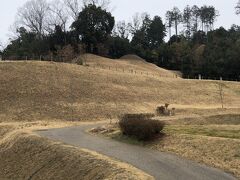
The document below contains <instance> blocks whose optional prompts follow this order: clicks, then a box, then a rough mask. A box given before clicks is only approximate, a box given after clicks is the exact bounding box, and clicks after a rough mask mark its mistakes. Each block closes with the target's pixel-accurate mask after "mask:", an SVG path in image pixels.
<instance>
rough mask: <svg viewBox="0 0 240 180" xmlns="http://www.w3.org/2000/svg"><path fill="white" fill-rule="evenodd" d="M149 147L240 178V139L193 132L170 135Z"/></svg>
mask: <svg viewBox="0 0 240 180" xmlns="http://www.w3.org/2000/svg"><path fill="white" fill-rule="evenodd" d="M148 147H149V148H152V149H156V150H159V151H164V152H171V153H175V154H177V155H180V156H182V157H185V158H188V159H191V160H194V161H197V162H200V163H205V164H207V165H209V166H212V167H216V168H220V169H222V170H225V171H226V172H229V173H233V174H234V175H235V176H237V177H239V178H240V140H238V139H226V138H216V137H207V136H200V135H192V134H184V133H183V134H175V135H168V136H166V137H165V138H163V139H162V140H161V141H158V142H154V143H152V144H149V145H148Z"/></svg>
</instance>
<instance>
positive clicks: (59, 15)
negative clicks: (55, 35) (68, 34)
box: [47, 0, 68, 32]
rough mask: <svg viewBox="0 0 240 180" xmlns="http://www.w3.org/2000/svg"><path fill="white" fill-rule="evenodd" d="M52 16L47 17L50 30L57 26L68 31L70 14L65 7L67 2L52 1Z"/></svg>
mask: <svg viewBox="0 0 240 180" xmlns="http://www.w3.org/2000/svg"><path fill="white" fill-rule="evenodd" d="M49 13H50V16H48V18H47V24H48V28H49V30H48V31H50V32H51V31H54V29H55V27H56V26H59V27H61V28H62V30H63V31H66V25H67V21H68V14H67V11H66V9H65V4H64V3H63V2H62V1H61V0H53V1H52V2H51V3H50V12H49Z"/></svg>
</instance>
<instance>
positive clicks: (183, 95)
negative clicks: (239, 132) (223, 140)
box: [0, 62, 240, 122]
mask: <svg viewBox="0 0 240 180" xmlns="http://www.w3.org/2000/svg"><path fill="white" fill-rule="evenodd" d="M142 66H143V67H144V65H142ZM0 73H1V76H0V84H1V86H0V94H1V96H0V122H1V121H2V122H4V121H6V120H8V121H13V122H14V121H37V120H73V121H79V120H101V119H106V118H116V117H117V116H118V115H121V114H124V113H145V112H150V113H151V112H154V110H155V108H156V107H157V106H158V105H159V104H163V103H170V104H174V107H176V108H178V107H183V106H191V107H200V108H201V107H205V108H211V107H213V108H216V107H220V106H221V105H220V100H219V95H218V87H217V85H216V82H215V81H197V80H196V81H195V80H183V79H173V78H156V77H147V76H141V75H139V76H138V75H132V74H126V73H123V72H114V71H109V70H101V69H94V68H91V67H84V66H78V65H71V64H61V63H51V62H1V63H0ZM224 84H225V86H224V94H225V99H224V103H225V107H228V108H229V107H240V93H238V91H239V89H240V84H239V83H234V82H224Z"/></svg>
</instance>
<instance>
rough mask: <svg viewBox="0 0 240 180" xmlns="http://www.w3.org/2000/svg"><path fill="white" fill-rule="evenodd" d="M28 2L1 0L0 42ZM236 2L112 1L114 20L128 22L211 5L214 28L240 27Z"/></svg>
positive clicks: (201, 0) (4, 39) (188, 0)
mask: <svg viewBox="0 0 240 180" xmlns="http://www.w3.org/2000/svg"><path fill="white" fill-rule="evenodd" d="M26 1H28V0H1V2H0V8H1V9H0V23H1V24H0V41H2V42H5V43H6V41H7V39H8V38H9V35H8V34H9V26H10V25H11V24H13V22H14V19H15V14H16V12H17V9H18V8H19V7H21V6H22V5H23V4H24V3H25V2H26ZM237 1H238V0H112V3H111V7H113V11H112V13H113V15H114V16H115V18H116V20H126V21H129V20H130V19H131V17H132V16H133V15H134V14H135V13H136V12H140V13H141V12H148V13H149V14H151V16H154V15H159V16H161V17H162V18H163V19H165V18H164V15H165V13H166V11H167V10H170V9H172V8H173V6H177V7H178V8H179V9H181V10H182V9H183V8H184V7H185V6H186V5H194V4H196V5H198V6H202V5H213V6H215V7H216V9H217V10H219V12H220V17H218V20H217V22H216V25H215V27H219V26H223V27H225V28H229V27H231V25H232V24H238V25H240V16H239V17H238V16H236V15H235V13H234V12H235V10H234V7H235V6H236V3H237Z"/></svg>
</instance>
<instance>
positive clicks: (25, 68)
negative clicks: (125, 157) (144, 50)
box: [0, 55, 240, 179]
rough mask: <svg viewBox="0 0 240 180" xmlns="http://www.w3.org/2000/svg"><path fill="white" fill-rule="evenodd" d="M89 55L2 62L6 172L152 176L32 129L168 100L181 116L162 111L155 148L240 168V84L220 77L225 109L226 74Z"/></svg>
mask: <svg viewBox="0 0 240 180" xmlns="http://www.w3.org/2000/svg"><path fill="white" fill-rule="evenodd" d="M85 59H86V62H87V64H88V66H80V65H75V64H65V63H54V62H35V61H29V62H26V61H18V62H0V85H1V86H0V173H1V174H0V177H3V178H13V179H17V178H20V179H21V178H30V177H31V176H33V177H34V178H33V179H41V178H43V177H44V179H51V178H52V177H59V178H62V179H64V178H66V177H69V174H71V175H72V177H71V178H72V179H74V178H75V177H77V176H79V175H82V177H83V179H91V177H98V178H100V179H125V177H129V179H149V178H151V177H149V176H148V175H146V174H144V173H143V172H141V171H139V170H137V169H135V168H133V167H130V166H127V165H125V164H121V163H119V162H116V161H114V160H111V159H109V158H106V157H102V156H100V155H97V154H94V153H92V152H88V151H86V150H82V149H76V148H74V147H70V146H66V145H64V144H61V143H54V142H51V141H49V140H46V139H44V138H41V137H38V136H36V135H33V134H32V130H34V129H42V128H43V129H44V128H50V127H64V126H70V125H77V124H78V123H80V122H84V121H85V122H86V121H91V122H95V121H98V120H109V119H116V118H117V117H118V116H119V115H121V114H124V113H148V112H149V113H152V112H154V111H155V108H156V107H157V106H158V105H162V104H164V103H169V104H171V105H172V106H174V107H176V108H177V116H176V117H172V118H162V119H161V118H160V120H164V121H166V122H167V123H168V124H169V125H168V126H167V128H166V129H165V131H166V134H167V136H166V138H165V139H164V140H162V141H158V142H154V143H153V144H149V145H148V146H149V147H150V148H154V149H158V150H160V151H170V152H174V153H177V154H179V155H181V156H184V157H187V158H190V159H195V160H197V161H200V162H204V163H206V164H210V165H212V166H216V167H220V168H223V169H224V170H227V171H231V172H233V173H235V174H236V175H239V174H240V173H239V172H240V169H239V167H240V165H239V162H240V160H239V156H240V155H239V149H240V148H239V136H240V135H239V130H240V128H239V121H238V120H235V117H233V115H235V116H236V117H237V115H238V114H240V83H237V82H221V83H222V84H223V91H224V106H225V108H226V109H224V110H222V109H218V108H220V107H221V103H220V97H219V90H218V84H219V83H220V82H219V81H199V80H184V79H181V78H176V76H175V74H174V73H173V72H170V71H167V70H164V69H161V68H157V67H156V66H154V65H152V64H149V63H146V62H144V61H140V60H139V61H137V60H136V59H121V60H111V59H107V58H101V57H97V56H93V55H86V57H85ZM102 67H103V68H102ZM109 67H110V68H109ZM116 67H117V70H116V69H114V68H116ZM122 69H124V71H123V70H122ZM132 70H133V71H132ZM135 71H137V72H140V73H136V74H135ZM132 72H134V73H132ZM141 72H143V73H142V74H141ZM146 72H147V73H146ZM160 75H161V76H160ZM228 115H229V116H228ZM212 117H214V118H212ZM222 117H223V119H222ZM238 117H239V116H238ZM229 118H230V120H229ZM46 162H48V163H46ZM55 162H61V163H55ZM48 164H51V166H50V165H48ZM89 164H91V165H93V167H94V168H92V167H90V166H89ZM106 167H109V168H106ZM76 169H77V170H76ZM126 169H127V170H126ZM56 172H57V173H56ZM65 172H69V173H68V174H66V173H65ZM99 172H101V173H99ZM46 177H47V178H46Z"/></svg>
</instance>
